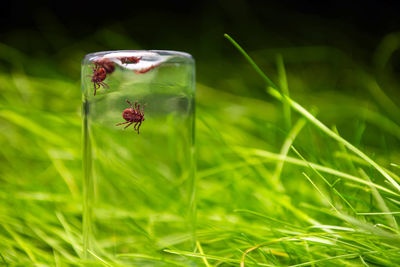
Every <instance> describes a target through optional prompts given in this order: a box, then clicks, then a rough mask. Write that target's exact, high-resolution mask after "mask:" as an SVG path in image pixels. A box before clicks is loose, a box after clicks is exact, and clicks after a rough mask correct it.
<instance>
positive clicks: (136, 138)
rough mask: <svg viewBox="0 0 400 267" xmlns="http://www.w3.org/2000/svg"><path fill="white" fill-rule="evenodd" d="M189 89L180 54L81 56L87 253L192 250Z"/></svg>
mask: <svg viewBox="0 0 400 267" xmlns="http://www.w3.org/2000/svg"><path fill="white" fill-rule="evenodd" d="M194 92H195V88H194V61H193V59H192V58H191V57H190V55H188V54H185V53H179V52H171V51H112V52H100V53H94V54H89V55H87V56H86V57H85V59H84V60H83V62H82V101H83V148H84V149H83V150H84V151H83V154H84V155H83V158H84V181H85V184H84V185H85V186H84V187H85V192H84V195H85V201H84V250H85V251H86V254H87V251H90V252H93V253H94V254H96V255H102V256H107V257H115V256H117V255H119V254H135V253H140V254H149V253H150V252H149V250H154V251H161V250H162V249H163V248H179V249H191V248H192V246H193V242H194V239H193V238H194V237H193V227H194V168H195V165H194ZM123 113H124V114H125V115H123ZM151 253H152V254H153V252H151ZM121 260H124V261H133V262H135V261H140V260H139V259H135V258H124V259H121ZM142 264H144V263H142ZM150 265H151V264H150Z"/></svg>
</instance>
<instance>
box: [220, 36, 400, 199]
mask: <svg viewBox="0 0 400 267" xmlns="http://www.w3.org/2000/svg"><path fill="white" fill-rule="evenodd" d="M224 36H225V37H226V38H227V39H228V40H229V41H230V42H231V43H232V44H233V45H234V46H235V47H236V48H237V49H238V50H239V51H240V52H241V53H242V55H243V56H244V57H245V58H246V59H247V61H248V62H249V63H250V64H251V65H252V66H253V68H254V69H255V70H256V71H257V73H258V74H260V76H261V77H262V78H263V79H264V81H265V82H266V83H267V85H268V87H267V89H268V90H267V91H268V93H269V94H270V95H272V96H273V97H275V98H276V99H278V100H280V101H287V102H288V103H289V104H290V106H291V107H292V108H293V109H294V110H295V111H297V112H298V113H300V114H301V115H302V116H304V117H305V118H306V119H307V120H309V121H310V122H311V123H312V124H313V125H314V126H316V127H317V128H318V129H320V130H321V131H322V132H324V133H325V134H326V135H328V136H329V137H331V138H333V139H334V140H336V141H337V142H339V143H342V144H343V145H344V146H345V147H347V148H348V149H349V150H350V151H352V152H353V153H354V154H356V155H358V156H359V157H360V158H362V159H364V160H365V161H366V162H368V163H369V164H370V165H372V166H373V167H374V168H375V169H376V170H378V171H379V172H380V173H381V174H382V175H383V176H384V177H385V178H386V179H387V180H388V181H389V182H390V183H391V184H392V185H393V186H394V187H395V188H396V189H397V190H398V191H400V185H399V184H398V183H397V182H396V181H395V180H394V179H393V178H392V177H391V176H390V175H389V174H388V173H387V172H386V171H385V170H384V169H383V168H382V167H381V166H380V165H379V164H377V163H376V162H375V161H373V160H372V159H371V158H370V157H368V156H367V155H366V154H364V153H363V152H362V151H361V150H359V149H358V148H356V147H355V146H353V145H352V144H351V143H349V142H348V141H346V140H345V139H344V138H342V137H341V136H339V135H337V134H336V133H335V132H333V131H332V130H330V129H329V128H328V127H326V126H325V125H324V124H323V123H322V122H320V121H319V120H318V119H317V118H315V117H314V116H313V115H312V114H311V113H310V112H308V111H307V110H306V109H305V108H303V107H302V106H301V105H299V104H298V103H297V102H295V101H294V100H292V99H291V98H289V96H287V95H284V94H282V93H281V92H279V90H278V87H277V86H276V85H275V84H274V83H273V82H272V81H271V80H270V79H269V78H268V77H267V76H266V75H265V74H264V72H263V71H262V70H261V69H260V68H259V67H258V66H257V64H256V63H255V62H254V60H253V59H252V58H251V57H250V56H249V55H248V54H247V53H246V51H244V49H243V48H242V47H241V46H240V45H239V44H238V43H237V42H236V41H235V40H233V39H232V38H231V37H230V36H229V35H228V34H225V35H224Z"/></svg>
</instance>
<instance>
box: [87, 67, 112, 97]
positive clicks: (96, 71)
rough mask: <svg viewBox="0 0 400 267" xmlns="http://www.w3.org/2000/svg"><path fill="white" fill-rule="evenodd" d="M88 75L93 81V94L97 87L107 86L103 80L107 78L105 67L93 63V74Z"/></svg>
mask: <svg viewBox="0 0 400 267" xmlns="http://www.w3.org/2000/svg"><path fill="white" fill-rule="evenodd" d="M88 76H89V77H91V78H92V79H91V80H90V81H91V82H92V83H93V87H94V95H96V91H97V89H99V88H100V87H101V86H103V87H107V88H108V85H107V84H106V83H105V82H104V80H105V79H106V78H107V71H106V69H105V68H103V67H100V66H99V65H95V67H94V68H93V75H88Z"/></svg>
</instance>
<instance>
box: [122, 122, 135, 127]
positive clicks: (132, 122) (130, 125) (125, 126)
mask: <svg viewBox="0 0 400 267" xmlns="http://www.w3.org/2000/svg"><path fill="white" fill-rule="evenodd" d="M132 123H133V122H130V123H129V124H128V125H126V126H125V127H124V129H126V128H128V127H129V126H131V125H132Z"/></svg>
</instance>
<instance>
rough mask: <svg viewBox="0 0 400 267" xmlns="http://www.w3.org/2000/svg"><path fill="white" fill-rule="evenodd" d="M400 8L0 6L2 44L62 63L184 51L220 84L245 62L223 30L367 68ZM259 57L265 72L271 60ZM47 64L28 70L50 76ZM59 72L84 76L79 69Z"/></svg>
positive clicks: (201, 77)
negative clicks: (112, 53) (326, 53)
mask: <svg viewBox="0 0 400 267" xmlns="http://www.w3.org/2000/svg"><path fill="white" fill-rule="evenodd" d="M399 7H400V3H399V2H398V1H359V2H358V1H356V2H353V1H244V0H243V1H240V0H239V1H228V0H219V1H198V2H191V1H187V2H177V1H175V2H174V1H163V2H157V1H156V2H149V3H147V2H145V1H129V2H112V1H111V2H109V3H108V4H103V3H102V2H85V1H81V2H79V3H78V2H75V3H74V2H70V1H52V2H40V1H39V2H38V1H30V2H24V1H22V2H21V1H8V2H7V3H6V4H5V6H3V8H2V9H1V11H0V12H1V14H0V25H1V27H0V42H1V43H3V44H6V45H8V46H11V47H13V48H16V49H18V50H19V51H21V52H23V53H25V54H26V55H29V57H32V58H37V59H38V60H40V61H43V60H45V58H46V57H48V58H49V59H51V60H54V59H55V60H56V61H58V62H64V61H65V59H66V58H67V57H70V58H71V60H74V61H79V60H80V57H83V56H84V55H85V54H87V53H90V52H94V51H101V50H116V49H163V50H181V51H186V52H189V53H191V54H192V55H193V56H194V58H195V59H196V61H197V62H196V63H197V78H198V81H200V82H204V83H207V84H209V85H213V86H214V87H217V88H219V87H223V86H220V85H218V84H212V83H213V81H214V80H217V79H220V78H221V77H226V79H229V78H230V77H231V76H235V75H236V76H237V74H238V73H240V71H238V73H236V72H235V71H234V70H232V66H233V69H235V66H238V68H239V65H238V64H239V63H243V59H242V58H241V57H240V56H239V55H238V53H237V52H236V50H235V49H234V48H233V47H232V46H231V44H229V42H227V41H226V40H225V39H224V37H223V34H224V33H229V34H230V35H231V36H232V37H234V38H235V39H236V40H237V41H238V42H239V43H241V44H242V45H243V46H244V48H245V49H246V50H248V51H250V52H252V51H258V50H262V49H270V48H285V47H302V46H304V47H305V46H328V47H334V48H336V49H339V50H340V51H342V52H344V53H345V54H346V55H347V56H348V57H349V58H350V59H351V60H354V61H357V62H359V63H361V64H363V65H365V66H368V65H369V64H370V62H371V58H372V54H373V52H374V50H375V49H376V47H377V45H378V44H379V42H381V40H382V38H383V37H384V36H385V35H387V34H388V33H392V32H396V31H398V30H399V29H400V16H399V11H400V8H399ZM77 51H79V52H78V54H77V53H76V52H77ZM398 58H399V56H398V55H397V53H395V54H394V55H393V58H392V64H393V65H394V68H395V70H396V69H397V68H398V66H397V65H399V64H397V63H396V62H398V61H399V60H397V59H398ZM259 62H260V64H261V65H262V66H263V67H264V68H265V69H266V70H267V71H268V62H264V63H263V62H262V61H259ZM63 64H64V63H63ZM70 64H72V63H70ZM271 68H272V66H271ZM227 69H229V71H227ZM42 70H43V68H41V69H40V70H35V69H34V68H32V67H29V68H28V69H27V70H25V71H26V72H27V73H29V74H33V75H38V76H46V75H48V74H47V73H45V72H42ZM60 76H63V77H65V76H67V77H70V78H71V79H74V80H75V79H79V69H78V68H77V69H73V70H68V69H66V71H65V73H60ZM255 77H257V76H256V74H254V73H252V74H249V77H248V78H244V80H245V84H246V85H247V86H251V87H256V88H260V87H261V86H260V84H258V83H257V82H255V81H253V80H257V81H258V78H255ZM223 89H226V88H223ZM256 91H257V90H256ZM258 91H260V92H261V91H262V89H260V90H258ZM236 93H243V92H236Z"/></svg>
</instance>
